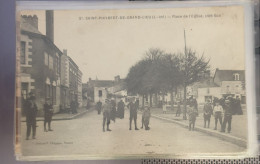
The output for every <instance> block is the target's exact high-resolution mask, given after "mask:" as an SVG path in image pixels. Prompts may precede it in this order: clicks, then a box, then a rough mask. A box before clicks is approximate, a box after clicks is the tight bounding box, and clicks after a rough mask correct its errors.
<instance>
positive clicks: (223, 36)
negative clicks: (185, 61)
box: [21, 7, 245, 82]
mask: <svg viewBox="0 0 260 164" xmlns="http://www.w3.org/2000/svg"><path fill="white" fill-rule="evenodd" d="M21 14H24V15H34V14H35V15H37V16H38V19H39V31H40V32H41V33H42V34H45V30H46V29H45V22H46V18H45V11H43V10H38V11H35V10H30V11H29V10H27V11H22V12H21ZM147 15H148V16H153V18H154V19H146V18H144V17H142V16H147ZM91 16H93V17H96V18H100V19H96V20H88V19H86V17H88V18H89V17H91ZM106 16H118V18H119V17H120V16H125V18H126V17H127V16H140V17H142V19H109V20H108V19H104V17H106ZM185 16H186V17H185ZM243 19H244V18H243V10H242V8H241V7H212V8H209V7H204V8H200V9H199V8H178V9H177V8H175V9H142V10H141V9H121V10H108V9H107V10H55V11H54V43H55V44H56V45H57V47H58V48H59V49H60V50H61V51H63V49H67V51H68V55H69V56H70V57H71V58H72V59H73V60H74V61H75V63H76V64H77V65H78V66H79V68H80V70H81V71H82V73H83V77H82V82H87V81H88V79H89V78H92V79H96V78H97V79H99V80H112V79H113V78H114V77H115V76H116V75H120V77H121V78H125V77H126V76H127V73H128V71H129V68H130V67H131V66H133V65H134V64H135V63H136V62H138V61H139V60H141V59H142V58H143V55H144V54H145V52H146V51H148V50H149V49H150V48H160V49H162V50H164V51H165V52H167V53H178V52H183V51H184V29H185V34H186V45H187V47H189V48H192V49H193V50H195V51H196V52H197V54H198V55H202V54H203V55H204V56H205V57H206V58H207V59H210V66H211V70H212V71H214V69H216V68H219V69H235V70H238V69H244V68H245V64H244V56H245V50H244V28H243V24H244V20H243Z"/></svg>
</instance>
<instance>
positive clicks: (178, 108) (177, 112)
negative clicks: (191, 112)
mask: <svg viewBox="0 0 260 164" xmlns="http://www.w3.org/2000/svg"><path fill="white" fill-rule="evenodd" d="M180 115H181V103H180V102H179V101H178V103H177V111H176V117H179V116H180Z"/></svg>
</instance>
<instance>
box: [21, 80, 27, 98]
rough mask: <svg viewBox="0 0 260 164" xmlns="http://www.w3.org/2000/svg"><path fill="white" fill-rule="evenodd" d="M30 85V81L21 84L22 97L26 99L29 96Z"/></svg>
mask: <svg viewBox="0 0 260 164" xmlns="http://www.w3.org/2000/svg"><path fill="white" fill-rule="evenodd" d="M28 86H29V84H28V83H22V86H21V92H22V97H23V99H25V100H26V99H27V98H28Z"/></svg>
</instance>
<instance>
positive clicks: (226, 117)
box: [221, 100, 232, 133]
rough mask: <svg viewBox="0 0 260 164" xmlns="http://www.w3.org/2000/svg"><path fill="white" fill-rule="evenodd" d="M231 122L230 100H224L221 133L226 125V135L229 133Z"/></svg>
mask: <svg viewBox="0 0 260 164" xmlns="http://www.w3.org/2000/svg"><path fill="white" fill-rule="evenodd" d="M231 121H232V108H231V104H230V100H225V106H224V121H223V124H222V130H221V132H225V130H226V124H228V127H227V130H228V133H230V132H231Z"/></svg>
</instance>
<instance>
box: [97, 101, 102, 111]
mask: <svg viewBox="0 0 260 164" xmlns="http://www.w3.org/2000/svg"><path fill="white" fill-rule="evenodd" d="M101 109H102V102H101V101H100V100H99V101H98V102H97V111H98V114H100V113H101Z"/></svg>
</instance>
